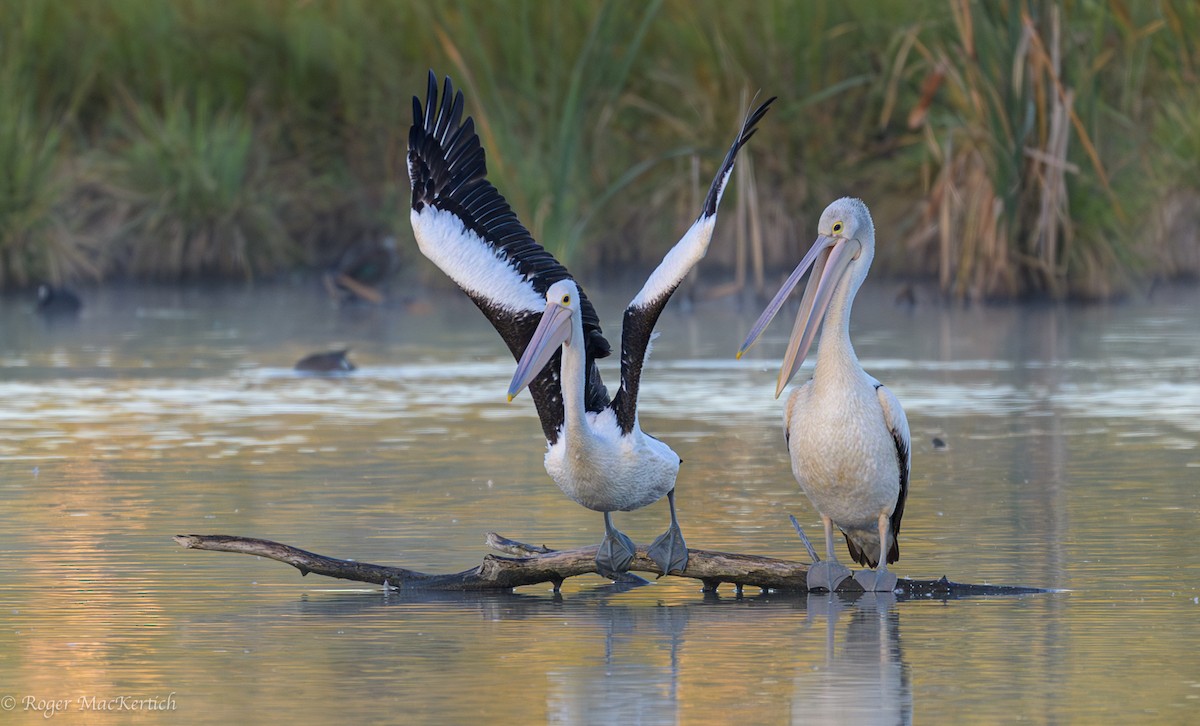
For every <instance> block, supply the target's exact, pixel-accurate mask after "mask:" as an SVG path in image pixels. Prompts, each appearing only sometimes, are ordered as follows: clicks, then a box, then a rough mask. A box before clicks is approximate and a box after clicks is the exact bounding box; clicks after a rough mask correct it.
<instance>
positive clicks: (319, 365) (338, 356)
mask: <svg viewBox="0 0 1200 726" xmlns="http://www.w3.org/2000/svg"><path fill="white" fill-rule="evenodd" d="M349 352H350V349H349V348H343V349H342V350H329V351H325V352H323V353H313V354H312V355H306V356H304V357H303V358H301V359H300V361H299V362H297V363H296V365H295V368H294V369H295V370H297V371H302V372H304V373H349V372H350V371H352V370H354V364H353V363H351V362H350V359H349V358H347V357H346V355H347V354H348V353H349Z"/></svg>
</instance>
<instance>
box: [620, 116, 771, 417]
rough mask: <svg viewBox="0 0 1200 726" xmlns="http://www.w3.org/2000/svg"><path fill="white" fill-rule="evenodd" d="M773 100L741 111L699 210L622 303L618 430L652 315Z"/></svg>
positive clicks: (691, 253) (687, 265)
mask: <svg viewBox="0 0 1200 726" xmlns="http://www.w3.org/2000/svg"><path fill="white" fill-rule="evenodd" d="M774 100H775V98H774V97H771V98H769V99H767V101H766V103H763V104H762V105H761V106H759V107H758V108H756V109H754V111H753V112H752V113H750V114H748V115H747V116H746V119H745V120H744V121H743V122H742V129H741V131H739V132H738V135H737V138H735V139H734V140H733V144H732V145H731V146H730V147H729V153H727V154H725V160H724V161H723V162H722V163H721V168H720V169H718V170H717V175H716V177H715V178H714V179H713V181H712V186H710V187H709V189H708V196H707V197H705V199H704V207H703V209H701V210H700V216H699V217H698V218H697V219H696V221H695V222H694V223H693V224H692V226H691V228H689V229H688V231H687V232H685V233H684V235H683V237H682V238H681V239H680V240H679V241H678V242H676V243H675V246H674V247H672V248H671V250H670V251H669V252H667V255H666V257H664V258H663V261H662V262H660V263H659V265H658V267H657V268H655V270H654V272H652V273H650V277H649V279H647V280H646V284H644V285H643V286H642V289H641V291H640V292H638V294H637V296H636V297H634V298H633V301H632V302H630V303H629V307H627V308H625V318H624V320H623V322H622V324H621V388H620V389H619V390H618V391H617V395H616V396H615V397H614V398H613V408H614V409H615V410H616V414H617V422H618V424H619V425H620V427H621V431H622V432H624V433H629V432H630V431H632V430H633V426H634V424H635V423H636V421H637V397H638V386H639V384H640V383H641V378H642V365H643V364H644V363H645V361H646V351H647V349H648V347H649V345H650V336H651V334H652V333H653V332H654V325H655V323H657V322H658V316H659V315H660V314H662V311H663V308H664V307H666V305H667V301H668V300H670V299H671V294H672V293H674V292H675V288H677V287H679V283H681V282H683V278H684V277H686V276H687V274H688V272H690V271H691V269H692V267H694V266H695V264H696V263H697V262H699V261H700V258H702V257H704V253H705V252H707V251H708V243H709V240H711V239H712V233H713V227H715V226H716V223H717V207H718V206H720V204H721V195H722V194H723V193H724V192H725V185H726V184H727V183H728V182H729V175H730V174H732V173H733V163H734V161H735V160H736V159H737V153H738V150H739V149H741V148H742V146H743V145H744V144H745V143H746V142H747V141H749V140H750V137H751V136H753V135H754V132H755V131H756V130H757V129H755V125H756V124H757V123H758V122H759V120H760V119H761V118H762V117H763V115H764V114H766V112H767V109H768V108H769V107H770V105H771V102H773V101H774Z"/></svg>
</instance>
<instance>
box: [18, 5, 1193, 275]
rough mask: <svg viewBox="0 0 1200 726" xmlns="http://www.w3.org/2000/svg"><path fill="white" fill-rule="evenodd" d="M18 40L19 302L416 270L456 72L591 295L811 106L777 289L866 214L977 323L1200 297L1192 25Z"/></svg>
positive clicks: (734, 256)
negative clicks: (435, 148)
mask: <svg viewBox="0 0 1200 726" xmlns="http://www.w3.org/2000/svg"><path fill="white" fill-rule="evenodd" d="M0 28H3V29H4V30H3V32H2V33H0V79H4V80H5V83H3V88H0V101H4V103H3V104H0V105H3V108H2V109H0V154H3V155H5V159H6V160H7V161H8V163H7V164H5V168H4V169H0V178H3V179H4V181H3V188H0V266H2V269H0V286H12V285H26V284H30V283H32V282H34V281H36V280H37V279H41V278H54V279H57V280H63V279H71V278H76V277H80V276H123V275H131V276H155V277H168V278H176V277H199V276H233V277H249V276H260V275H270V274H275V273H277V272H278V271H281V270H284V269H288V268H290V267H293V266H296V265H309V266H313V265H321V264H324V263H325V262H328V261H329V260H332V259H334V258H336V257H337V255H338V253H339V252H340V251H341V249H342V248H344V247H345V246H346V245H347V244H349V243H351V242H353V241H355V240H357V239H360V238H362V237H363V236H378V235H384V234H387V233H395V234H397V236H398V237H399V239H400V240H401V244H400V247H401V248H402V249H403V250H406V251H407V253H408V254H409V256H410V257H411V256H413V252H412V250H413V246H412V245H411V244H405V240H406V239H407V235H408V230H407V222H406V217H407V197H408V191H407V181H408V180H407V178H406V173H405V164H404V154H405V143H406V137H407V128H408V124H409V120H410V114H411V111H410V108H411V96H412V95H414V94H419V93H421V92H422V91H423V89H424V75H425V72H426V69H428V68H433V69H434V70H435V71H437V72H438V73H439V74H449V75H452V76H453V77H454V79H455V81H456V83H457V85H458V86H459V87H460V88H462V89H463V90H464V92H465V93H466V94H467V96H468V112H469V113H471V114H473V115H474V116H475V118H476V120H477V122H478V127H479V129H480V133H481V135H482V136H483V142H484V145H485V147H486V148H487V151H488V162H489V166H490V169H491V174H492V176H493V178H494V179H495V181H496V183H497V185H498V186H499V187H500V189H501V191H502V192H503V193H504V194H505V195H506V196H507V197H508V198H509V200H510V201H511V202H512V203H513V205H514V207H515V208H516V209H517V211H518V213H519V214H520V215H521V217H522V219H523V220H524V221H525V222H526V224H527V225H528V226H529V227H530V228H531V229H532V231H533V232H534V234H535V235H536V236H537V237H538V239H539V240H541V241H542V242H543V243H544V244H546V245H547V246H548V247H549V248H550V249H551V250H552V251H554V252H555V253H556V254H558V255H560V256H561V257H563V258H564V259H565V260H566V261H567V262H568V264H571V265H573V267H575V268H581V267H582V268H587V267H603V268H606V269H609V270H620V269H623V268H625V267H630V266H636V267H637V268H638V269H641V268H642V267H644V266H645V265H647V264H651V263H652V262H653V261H654V260H656V259H657V258H658V257H660V256H661V254H662V252H663V250H665V249H666V247H667V246H669V245H670V244H672V243H673V242H674V240H675V238H676V236H677V235H678V233H679V232H680V231H681V230H682V229H683V228H684V226H686V224H687V223H688V222H690V219H691V217H693V216H694V215H695V213H696V210H695V208H694V207H695V203H696V202H695V199H694V197H695V195H696V189H697V187H698V186H699V184H700V180H701V179H704V178H707V176H708V174H709V173H710V172H711V170H712V168H713V166H714V165H715V164H716V163H717V160H719V159H720V157H721V154H722V151H723V149H724V146H725V144H726V143H728V140H729V138H730V137H731V134H732V133H733V132H734V131H735V130H736V127H737V123H738V121H739V120H740V118H741V114H742V113H743V112H744V110H745V109H744V106H745V105H746V104H747V103H748V99H749V98H750V96H751V95H752V94H753V93H755V92H756V91H761V92H763V93H764V94H770V95H778V96H780V101H779V102H777V103H776V106H775V109H774V110H773V111H772V114H771V116H770V117H768V119H767V122H766V123H765V124H764V125H763V127H762V131H761V132H760V134H759V135H758V137H757V138H756V139H755V141H754V143H753V144H752V145H751V147H750V149H749V150H748V153H749V156H748V157H747V158H748V160H749V161H750V162H751V163H750V164H747V165H746V169H745V170H744V171H743V172H742V174H747V173H748V172H749V170H750V169H751V168H752V169H753V175H751V176H744V177H742V178H740V179H739V182H738V183H737V184H735V185H733V188H732V189H731V191H730V194H731V196H732V197H733V199H734V200H735V202H734V203H735V204H739V203H740V204H741V205H742V210H743V211H742V212H741V213H740V219H741V222H740V223H739V225H738V226H739V227H740V228H741V229H742V230H743V231H742V232H741V233H740V234H742V235H743V239H744V240H746V241H744V242H743V243H742V244H741V245H740V246H739V245H737V244H733V243H730V244H718V245H714V248H713V251H712V254H711V261H710V264H707V265H706V266H705V268H706V270H709V271H711V270H714V269H718V268H719V267H720V266H722V265H724V266H726V267H728V268H729V269H730V270H731V271H736V270H737V269H741V271H742V272H741V278H740V279H742V280H750V279H751V278H753V279H754V284H755V285H756V286H757V285H760V284H762V283H760V282H758V280H759V277H760V276H767V277H769V276H772V275H774V274H778V270H779V268H781V267H785V266H790V265H791V264H792V263H794V260H795V256H796V255H797V254H799V253H800V251H801V247H802V246H803V245H804V244H805V243H806V242H807V241H809V238H810V237H811V234H812V227H813V223H814V222H815V218H816V215H817V214H819V212H820V210H821V209H822V208H823V207H824V206H825V204H827V203H828V202H829V201H830V200H831V199H833V198H834V197H836V196H840V195H843V194H856V195H859V196H863V197H864V198H866V199H867V201H868V202H869V203H870V204H871V206H872V209H873V210H874V212H875V217H876V220H877V223H878V224H879V228H880V239H881V248H880V254H879V264H880V266H881V267H884V268H885V269H887V270H890V271H892V272H895V273H900V274H909V275H931V276H932V277H933V279H935V280H937V281H938V283H939V284H940V285H941V287H942V289H943V290H944V291H945V293H946V294H947V295H949V296H953V297H964V298H975V299H983V298H1005V297H1015V296H1024V295H1037V294H1044V295H1049V296H1055V297H1062V296H1072V295H1075V296H1108V295H1114V294H1118V293H1119V292H1121V291H1122V290H1124V289H1127V288H1128V287H1129V286H1130V285H1131V284H1132V281H1133V279H1134V278H1133V277H1132V276H1131V273H1130V272H1129V271H1130V270H1134V271H1135V274H1141V273H1145V274H1150V275H1161V276H1168V275H1184V274H1188V272H1189V270H1192V271H1195V269H1196V268H1195V264H1196V263H1194V262H1191V261H1190V260H1191V258H1190V257H1188V255H1187V254H1185V252H1186V250H1187V249H1190V247H1188V246H1187V245H1186V244H1183V243H1181V242H1178V241H1175V242H1171V241H1169V240H1178V239H1179V238H1180V237H1181V236H1182V235H1187V234H1188V232H1187V230H1188V229H1194V228H1195V226H1196V225H1194V224H1192V223H1191V222H1187V221H1186V220H1187V219H1190V218H1189V217H1188V213H1187V210H1188V209H1190V208H1191V207H1190V203H1189V202H1186V201H1181V200H1189V199H1193V198H1194V196H1189V195H1197V194H1200V189H1198V187H1200V182H1198V181H1197V180H1196V179H1195V178H1194V177H1195V173H1194V169H1196V168H1200V163H1198V162H1200V159H1198V157H1200V143H1192V142H1189V141H1188V139H1193V138H1195V132H1196V128H1197V125H1198V124H1197V122H1195V121H1194V119H1195V118H1196V117H1197V115H1196V110H1197V107H1198V106H1200V101H1197V100H1196V93H1195V91H1194V90H1191V89H1194V88H1195V86H1196V81H1197V78H1196V71H1197V64H1198V62H1200V55H1198V50H1197V42H1196V40H1195V38H1196V37H1200V10H1198V9H1197V6H1196V4H1194V3H1190V2H1184V1H1182V0H1157V1H1155V2H1147V3H1128V2H1123V1H1122V0H1109V1H1108V2H1105V1H1104V0H1090V1H1089V2H1066V1H1065V0H1064V1H1063V2H1051V1H1050V0H981V1H979V2H968V1H967V0H926V1H924V2H918V3H912V2H906V1H902V0H880V1H879V2H871V3H853V2H851V3H846V2H841V1H837V0H811V1H805V2H799V1H797V2H791V1H787V0H762V1H761V2H755V3H728V2H722V1H721V0H696V1H695V2H684V1H683V0H652V1H651V2H647V3H627V2H620V1H619V0H608V1H607V2H600V3H595V2H584V1H582V0H575V1H569V2H558V3H545V2H536V1H534V0H513V1H512V2H506V3H503V4H496V3H494V2H490V1H486V2H485V1H484V0H446V1H445V2H441V3H437V4H436V5H431V4H426V3H414V2H409V1H408V0H341V1H339V2H333V1H332V0H314V1H313V2H303V3H296V2H292V1H290V0H253V1H249V2H244V3H213V2H208V1H207V0H174V1H173V2H169V3H163V2H157V1H155V0H110V1H109V2H104V3H94V2H86V1H85V0H64V1H63V2H54V3H50V2H44V3H34V2H30V3H3V4H0ZM750 189H754V190H755V194H754V195H753V197H752V198H747V199H745V200H740V199H739V195H741V194H742V193H743V191H749V190H750ZM735 209H736V207H735ZM1181 210H1182V211H1181ZM751 217H752V219H751ZM1180 220H1184V221H1183V222H1181V221H1180ZM1189 225H1190V226H1189ZM1147 230H1153V231H1151V232H1148V231H1147ZM734 236H735V238H736V237H737V234H735V235H734ZM739 250H740V251H739ZM739 260H740V262H739ZM739 265H740V268H739Z"/></svg>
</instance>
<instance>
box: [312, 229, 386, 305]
mask: <svg viewBox="0 0 1200 726" xmlns="http://www.w3.org/2000/svg"><path fill="white" fill-rule="evenodd" d="M399 269H400V253H399V251H398V250H397V249H396V238H395V237H393V236H392V235H387V236H386V237H383V238H382V239H381V238H379V237H376V236H364V237H362V238H360V239H359V240H358V241H356V242H354V243H353V244H351V245H350V246H349V247H347V248H346V249H345V250H344V251H343V252H342V254H341V256H340V257H338V260H337V262H336V263H335V264H334V266H333V268H332V269H331V270H330V271H329V272H327V273H326V274H325V287H326V289H327V290H328V291H329V294H330V295H332V296H333V297H334V299H336V300H337V301H338V302H340V303H350V302H356V301H362V302H369V303H374V304H375V305H380V304H382V303H383V300H384V297H383V293H382V292H381V291H380V290H379V286H380V285H382V284H383V283H384V282H386V281H387V279H388V278H389V277H391V276H392V275H394V274H395V273H396V271H397V270H399Z"/></svg>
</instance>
